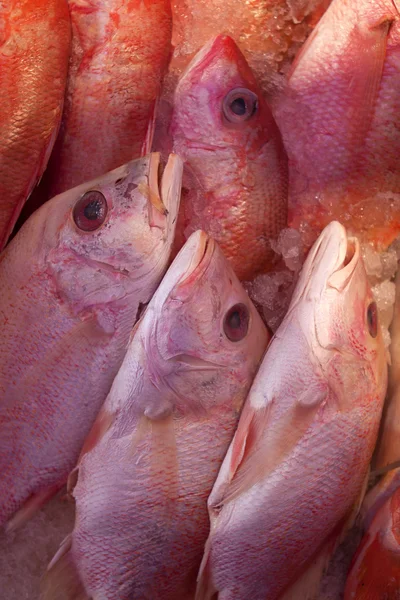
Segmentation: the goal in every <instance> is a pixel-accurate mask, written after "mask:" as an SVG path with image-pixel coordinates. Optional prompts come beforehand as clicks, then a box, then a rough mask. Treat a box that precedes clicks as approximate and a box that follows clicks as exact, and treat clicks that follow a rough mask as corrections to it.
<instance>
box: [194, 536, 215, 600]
mask: <svg viewBox="0 0 400 600" xmlns="http://www.w3.org/2000/svg"><path fill="white" fill-rule="evenodd" d="M210 549H211V536H210V537H209V538H208V540H207V542H206V545H205V548H204V555H203V560H202V561H201V565H200V569H199V574H198V576H197V588H196V596H195V600H216V599H217V598H218V591H217V590H216V588H215V586H214V583H213V580H212V574H211V563H210Z"/></svg>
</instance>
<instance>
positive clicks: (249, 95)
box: [222, 88, 258, 123]
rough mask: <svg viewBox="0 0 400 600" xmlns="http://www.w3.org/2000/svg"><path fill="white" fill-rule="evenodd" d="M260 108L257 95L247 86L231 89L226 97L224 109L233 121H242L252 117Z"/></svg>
mask: <svg viewBox="0 0 400 600" xmlns="http://www.w3.org/2000/svg"><path fill="white" fill-rule="evenodd" d="M257 110H258V98H257V95H256V94H255V93H254V92H252V91H251V90H248V89H246V88H236V89H235V90H231V91H230V92H229V93H228V94H227V95H226V96H225V98H224V100H223V103H222V111H223V113H224V116H225V118H226V119H227V120H228V121H230V122H231V123H241V122H243V121H247V120H248V119H251V117H252V116H253V115H254V114H255V113H256V112H257Z"/></svg>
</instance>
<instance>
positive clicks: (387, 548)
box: [344, 487, 400, 600]
mask: <svg viewBox="0 0 400 600" xmlns="http://www.w3.org/2000/svg"><path fill="white" fill-rule="evenodd" d="M399 590H400V487H398V488H397V489H396V490H395V491H394V492H393V494H392V496H391V497H390V498H389V499H388V500H387V501H386V502H385V504H384V505H383V506H382V507H381V508H380V510H379V511H378V512H377V514H376V516H375V518H374V520H373V521H372V523H371V525H370V527H369V529H368V531H367V533H366V534H365V536H364V537H363V539H362V541H361V543H360V546H359V547H358V549H357V552H356V554H355V556H354V558H353V563H352V565H351V568H350V571H349V575H348V577H347V581H346V588H345V592H344V600H383V599H384V600H397V599H398V598H399Z"/></svg>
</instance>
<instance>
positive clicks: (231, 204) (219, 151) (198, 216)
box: [170, 35, 287, 279]
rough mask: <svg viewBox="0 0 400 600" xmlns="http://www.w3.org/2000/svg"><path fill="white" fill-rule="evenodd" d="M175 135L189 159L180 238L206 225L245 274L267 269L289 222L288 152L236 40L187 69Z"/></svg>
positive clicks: (213, 44)
mask: <svg viewBox="0 0 400 600" xmlns="http://www.w3.org/2000/svg"><path fill="white" fill-rule="evenodd" d="M170 133H171V136H172V140H173V151H174V152H177V153H178V154H179V155H180V156H182V158H183V159H184V160H185V161H186V164H185V170H186V177H185V179H184V185H183V190H182V192H183V195H182V208H181V214H180V220H179V223H178V226H177V236H178V240H177V243H178V244H180V245H182V244H183V242H184V240H185V239H187V238H188V236H189V235H190V234H191V233H193V231H196V229H203V230H204V231H206V232H207V233H209V234H210V235H212V236H213V237H214V238H215V240H216V241H217V242H218V243H219V245H220V246H221V248H222V250H223V252H224V254H225V256H226V257H227V258H228V260H229V261H230V263H231V265H232V267H233V269H234V271H235V273H236V275H237V276H238V277H239V279H251V278H252V277H254V276H255V275H256V274H257V273H259V272H262V271H264V270H266V269H268V268H269V267H270V264H271V261H272V258H273V256H274V254H273V252H272V250H271V246H270V239H271V238H274V237H276V236H277V235H278V234H279V232H280V231H281V229H282V228H283V227H285V226H286V218H287V157H286V153H285V150H284V148H283V145H282V140H281V135H280V133H279V130H278V128H277V125H276V123H275V121H274V119H273V116H272V113H271V111H270V109H269V107H268V105H267V104H266V102H265V100H264V99H263V96H262V92H261V90H260V88H259V86H258V85H257V83H256V80H255V78H254V75H253V73H252V72H251V70H250V67H249V66H248V64H247V62H246V60H245V58H244V56H243V55H242V53H241V52H240V50H239V48H238V47H237V46H236V44H235V42H234V41H233V39H232V38H230V37H228V36H224V35H220V36H218V37H216V38H214V39H212V40H210V41H209V42H208V44H206V46H204V48H203V49H202V50H200V52H199V53H198V54H197V55H196V56H195V58H194V59H193V61H192V62H191V64H190V65H189V67H188V69H187V70H186V72H185V73H184V74H183V76H182V78H181V80H180V81H179V83H178V86H177V88H176V92H175V96H174V111H173V115H172V120H171V127H170ZM179 236H180V237H179Z"/></svg>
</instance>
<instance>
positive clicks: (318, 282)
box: [289, 221, 360, 311]
mask: <svg viewBox="0 0 400 600" xmlns="http://www.w3.org/2000/svg"><path fill="white" fill-rule="evenodd" d="M359 259H360V246H359V242H358V240H357V239H356V238H348V237H347V233H346V229H345V228H344V227H343V225H341V224H340V223H339V222H338V221H332V222H331V223H329V225H327V226H326V227H325V229H324V230H323V231H322V233H321V235H320V236H319V238H318V239H317V241H316V242H315V244H314V246H313V247H312V248H311V250H310V252H309V254H308V256H307V259H306V261H305V263H304V265H303V268H302V271H301V274H300V277H299V281H298V284H297V287H296V291H295V293H294V295H293V298H292V302H291V305H290V307H289V311H291V310H293V308H294V307H295V306H297V305H298V303H299V302H300V301H301V300H306V301H309V302H315V301H318V300H319V299H320V298H321V297H322V295H323V293H324V291H325V290H326V288H328V287H331V288H335V289H336V290H337V291H339V292H341V291H343V290H344V289H345V288H346V286H347V284H348V283H349V281H350V280H351V277H352V275H353V273H354V271H355V268H356V266H357V264H358V262H359Z"/></svg>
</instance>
